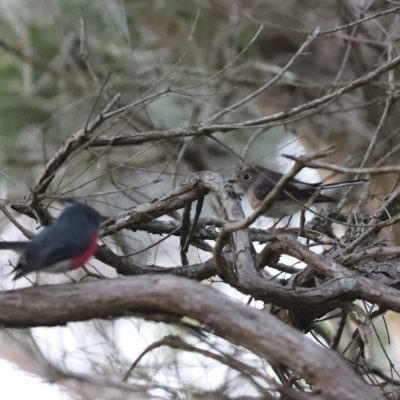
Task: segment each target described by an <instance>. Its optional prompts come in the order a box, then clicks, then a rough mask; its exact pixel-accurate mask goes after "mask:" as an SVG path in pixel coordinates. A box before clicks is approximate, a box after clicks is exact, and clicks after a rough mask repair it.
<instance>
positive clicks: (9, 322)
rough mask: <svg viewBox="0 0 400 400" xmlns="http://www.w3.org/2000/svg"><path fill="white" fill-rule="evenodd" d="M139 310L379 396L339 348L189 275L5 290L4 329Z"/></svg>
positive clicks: (349, 393) (360, 395) (331, 386)
mask: <svg viewBox="0 0 400 400" xmlns="http://www.w3.org/2000/svg"><path fill="white" fill-rule="evenodd" d="M134 312H140V313H146V312H151V313H167V314H172V315H176V316H180V317H183V316H187V317H189V318H193V319H195V320H197V321H199V322H200V323H202V324H205V325H206V326H208V327H209V328H211V329H212V330H213V331H214V332H215V334H216V335H218V336H220V337H221V338H224V339H226V340H227V341H229V342H231V343H233V344H235V345H240V346H243V347H245V348H247V349H249V350H250V351H252V352H254V353H255V354H257V355H258V356H260V357H263V358H266V359H267V360H269V361H270V362H271V363H281V364H284V365H286V366H287V367H288V368H290V369H292V370H294V371H295V372H296V373H298V374H299V375H301V376H302V377H304V378H305V379H307V380H308V381H310V382H312V383H313V384H315V385H317V386H318V387H320V388H321V390H322V392H323V394H325V395H327V396H330V397H331V398H335V399H341V400H359V399H371V400H374V399H376V400H378V399H380V397H379V395H378V394H376V393H374V392H373V390H372V389H370V388H369V387H368V386H367V385H366V384H364V383H363V382H362V381H361V380H360V379H359V378H358V377H357V376H356V375H355V374H354V373H353V372H352V371H351V370H350V368H349V367H348V366H347V365H346V364H345V362H344V361H343V360H342V359H341V358H340V357H339V356H338V355H337V354H335V353H333V352H331V351H329V350H327V349H324V348H322V347H320V346H319V345H317V344H316V343H314V342H312V341H311V340H310V339H308V338H306V337H305V336H304V335H302V334H301V333H300V332H298V331H296V330H295V329H293V328H291V327H289V326H287V325H286V324H284V323H283V322H281V321H279V320H278V319H276V318H275V317H273V316H272V315H270V314H268V313H265V312H262V311H259V310H256V309H254V308H250V307H246V306H244V305H243V304H240V303H237V302H234V301H232V300H230V299H229V298H227V297H226V296H224V295H222V294H220V293H218V292H216V291H214V290H212V289H211V288H209V287H206V286H204V285H201V284H199V283H197V282H193V281H191V280H186V279H181V278H177V277H172V276H163V277H155V276H146V277H135V278H123V279H113V280H104V281H97V282H90V283H81V284H79V285H73V284H68V285H55V286H46V287H34V288H29V289H22V290H14V291H9V292H3V293H1V294H0V323H1V324H2V325H3V326H4V327H14V328H15V327H20V328H22V327H32V326H55V325H62V324H66V323H68V322H73V321H84V320H88V319H93V318H113V317H121V316H126V315H131V314H133V313H134Z"/></svg>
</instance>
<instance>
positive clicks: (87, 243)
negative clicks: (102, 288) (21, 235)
mask: <svg viewBox="0 0 400 400" xmlns="http://www.w3.org/2000/svg"><path fill="white" fill-rule="evenodd" d="M103 219H104V217H102V216H101V215H100V214H99V213H98V212H97V211H96V210H94V209H93V208H92V207H89V206H87V205H85V204H73V205H70V206H68V207H66V208H65V210H64V211H63V212H62V213H61V215H60V216H59V218H57V219H56V220H55V221H54V223H53V224H52V225H50V226H47V227H45V228H44V229H43V230H42V231H41V232H40V233H39V234H38V235H37V236H35V237H34V238H33V239H32V240H31V241H29V242H0V250H16V251H19V252H21V253H22V254H21V257H20V259H19V260H18V264H17V266H16V268H15V271H16V275H15V276H14V279H13V280H16V279H19V278H21V277H22V276H24V275H26V274H28V273H30V272H33V271H42V270H43V271H46V272H55V273H57V272H65V271H69V270H72V269H76V268H79V267H81V266H82V265H84V264H85V263H86V262H87V261H88V260H89V259H90V258H91V257H92V256H93V254H94V252H95V251H96V248H97V240H98V238H99V232H100V225H101V222H102V220H103Z"/></svg>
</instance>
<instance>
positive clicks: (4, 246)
mask: <svg viewBox="0 0 400 400" xmlns="http://www.w3.org/2000/svg"><path fill="white" fill-rule="evenodd" d="M29 243H30V242H0V250H25V249H26V247H27V246H28V244H29Z"/></svg>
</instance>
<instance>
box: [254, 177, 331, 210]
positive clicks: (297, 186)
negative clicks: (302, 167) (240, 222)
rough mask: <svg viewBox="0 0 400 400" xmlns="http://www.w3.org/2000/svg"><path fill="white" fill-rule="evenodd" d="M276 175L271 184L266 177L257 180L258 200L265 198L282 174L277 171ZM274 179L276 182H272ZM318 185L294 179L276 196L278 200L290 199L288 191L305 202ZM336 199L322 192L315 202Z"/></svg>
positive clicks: (255, 188)
mask: <svg viewBox="0 0 400 400" xmlns="http://www.w3.org/2000/svg"><path fill="white" fill-rule="evenodd" d="M276 175H277V176H276V180H275V179H274V177H272V179H271V181H270V182H269V184H266V181H265V180H264V179H259V180H258V182H256V185H255V187H254V195H255V196H256V198H257V199H258V200H263V199H264V198H265V197H266V196H267V195H268V193H269V192H270V191H271V190H272V189H273V188H274V187H275V184H276V183H277V182H278V181H279V179H280V178H281V177H282V174H278V173H277V174H276ZM272 180H273V181H274V182H272ZM317 185H319V184H308V183H306V182H302V181H299V180H297V179H292V181H291V182H289V183H287V184H286V185H285V187H284V190H283V191H282V192H281V193H280V194H279V195H278V196H277V197H276V200H277V201H279V200H289V199H290V196H288V195H287V194H286V193H285V192H287V193H288V194H290V195H291V196H293V197H295V198H296V199H297V200H299V201H301V202H305V201H307V200H308V199H310V197H312V196H313V194H314V193H315V191H316V190H317V189H318V186H317ZM334 201H335V199H333V198H332V197H328V196H324V195H322V194H319V195H318V196H317V197H316V199H315V200H314V202H315V203H325V202H327V203H328V202H334Z"/></svg>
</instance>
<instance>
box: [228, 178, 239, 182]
mask: <svg viewBox="0 0 400 400" xmlns="http://www.w3.org/2000/svg"><path fill="white" fill-rule="evenodd" d="M237 181H238V180H237V178H235V179H228V183H237Z"/></svg>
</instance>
